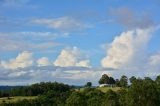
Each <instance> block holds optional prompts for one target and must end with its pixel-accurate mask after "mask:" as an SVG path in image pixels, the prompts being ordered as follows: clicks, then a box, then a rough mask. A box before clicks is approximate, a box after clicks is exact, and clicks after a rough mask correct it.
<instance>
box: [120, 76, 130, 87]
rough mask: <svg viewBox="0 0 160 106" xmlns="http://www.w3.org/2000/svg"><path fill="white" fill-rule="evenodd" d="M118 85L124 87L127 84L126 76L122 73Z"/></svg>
mask: <svg viewBox="0 0 160 106" xmlns="http://www.w3.org/2000/svg"><path fill="white" fill-rule="evenodd" d="M120 86H121V87H124V88H126V87H127V86H128V78H127V76H125V75H123V76H122V77H121V79H120Z"/></svg>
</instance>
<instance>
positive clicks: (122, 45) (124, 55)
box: [101, 28, 153, 68]
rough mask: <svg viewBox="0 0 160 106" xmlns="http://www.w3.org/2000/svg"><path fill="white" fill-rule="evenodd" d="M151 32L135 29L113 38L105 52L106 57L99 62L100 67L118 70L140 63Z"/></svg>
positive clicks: (149, 30) (150, 29) (150, 30)
mask: <svg viewBox="0 0 160 106" xmlns="http://www.w3.org/2000/svg"><path fill="white" fill-rule="evenodd" d="M152 30H153V29H152V28H149V29H136V30H131V31H127V32H123V33H122V34H121V35H120V36H117V37H115V39H114V40H113V42H112V43H111V44H110V45H109V48H107V50H106V51H107V54H106V56H105V57H104V58H103V59H102V61H101V64H102V66H103V67H111V68H120V67H123V66H125V67H127V65H129V64H131V65H133V64H136V62H142V61H143V59H144V58H145V57H144V56H145V55H144V54H143V53H145V48H146V46H147V44H148V41H149V40H150V39H151V36H152V34H151V32H152ZM141 59H142V60H141Z"/></svg>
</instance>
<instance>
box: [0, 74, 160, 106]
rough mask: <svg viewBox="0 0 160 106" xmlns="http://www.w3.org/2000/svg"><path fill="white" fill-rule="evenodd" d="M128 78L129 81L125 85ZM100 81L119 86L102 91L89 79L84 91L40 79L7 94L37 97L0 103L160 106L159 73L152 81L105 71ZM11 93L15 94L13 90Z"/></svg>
mask: <svg viewBox="0 0 160 106" xmlns="http://www.w3.org/2000/svg"><path fill="white" fill-rule="evenodd" d="M128 81H130V84H128ZM99 83H100V84H110V85H113V84H114V85H115V86H118V87H120V89H119V90H118V91H113V90H112V89H110V90H108V91H107V92H102V91H101V90H98V89H97V88H93V87H92V83H91V82H87V83H86V84H85V87H84V90H83V91H81V90H78V89H77V88H75V87H74V86H69V85H66V84H62V83H57V82H46V83H45V82H42V83H37V84H33V85H31V86H28V87H24V88H16V89H13V90H9V91H8V94H9V95H10V96H14V95H16V96H20V95H25V96H35V95H36V96H38V98H37V99H34V100H22V101H17V102H15V103H3V104H1V105H2V106H160V76H157V78H156V79H155V80H153V79H151V78H149V77H145V78H143V79H142V78H136V77H134V76H133V77H131V78H127V76H124V75H123V76H122V77H121V78H120V79H114V78H113V77H109V76H108V75H106V74H104V75H102V77H101V78H100V80H99ZM13 92H14V93H13Z"/></svg>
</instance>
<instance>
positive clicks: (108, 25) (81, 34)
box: [0, 0, 160, 85]
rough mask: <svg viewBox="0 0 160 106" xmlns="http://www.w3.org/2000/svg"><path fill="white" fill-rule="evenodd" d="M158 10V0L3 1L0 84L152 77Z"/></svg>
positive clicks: (158, 57)
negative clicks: (102, 76) (121, 76)
mask: <svg viewBox="0 0 160 106" xmlns="http://www.w3.org/2000/svg"><path fill="white" fill-rule="evenodd" d="M159 10H160V2H159V1H158V0H134V1H133V0H127V1H122V0H110V1H109V0H1V1H0V45H1V46H0V72H1V73H2V74H1V75H0V84H1V85H5V84H9V85H14V84H30V83H34V82H39V81H60V82H64V83H69V84H78V85H82V84H84V83H85V82H86V81H92V82H93V84H95V85H96V84H97V82H98V79H99V78H100V76H101V75H102V74H104V73H106V74H108V75H110V76H113V77H115V78H119V77H120V75H123V74H126V75H127V76H132V75H135V76H137V77H139V76H140V77H145V76H150V77H155V76H156V75H158V74H159V71H160V67H159V66H160V46H159V45H160V36H159V34H160V30H159V28H160V27H159V23H160V13H159ZM82 67H83V68H82Z"/></svg>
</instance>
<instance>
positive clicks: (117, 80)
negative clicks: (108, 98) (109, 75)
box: [115, 79, 120, 87]
mask: <svg viewBox="0 0 160 106" xmlns="http://www.w3.org/2000/svg"><path fill="white" fill-rule="evenodd" d="M115 84H116V86H117V87H120V81H119V79H116V81H115Z"/></svg>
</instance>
